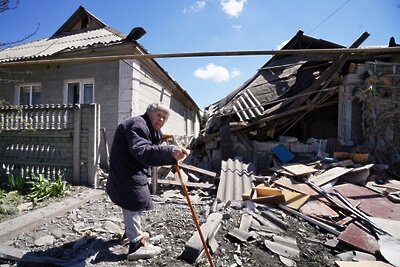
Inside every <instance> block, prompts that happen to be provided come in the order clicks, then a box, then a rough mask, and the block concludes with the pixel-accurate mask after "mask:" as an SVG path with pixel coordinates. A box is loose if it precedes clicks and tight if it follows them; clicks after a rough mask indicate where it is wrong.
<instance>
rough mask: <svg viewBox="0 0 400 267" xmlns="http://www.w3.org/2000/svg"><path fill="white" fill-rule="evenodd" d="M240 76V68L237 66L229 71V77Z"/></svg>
mask: <svg viewBox="0 0 400 267" xmlns="http://www.w3.org/2000/svg"><path fill="white" fill-rule="evenodd" d="M239 76H240V70H239V69H238V68H234V69H233V70H232V71H231V78H236V77H239Z"/></svg>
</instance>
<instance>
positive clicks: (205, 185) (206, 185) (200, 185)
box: [157, 179, 214, 189]
mask: <svg viewBox="0 0 400 267" xmlns="http://www.w3.org/2000/svg"><path fill="white" fill-rule="evenodd" d="M157 183H158V184H167V185H181V183H180V182H179V181H176V180H165V179H158V180H157ZM185 184H186V186H187V187H197V188H204V189H209V188H211V187H213V186H214V184H209V183H193V182H187V183H185Z"/></svg>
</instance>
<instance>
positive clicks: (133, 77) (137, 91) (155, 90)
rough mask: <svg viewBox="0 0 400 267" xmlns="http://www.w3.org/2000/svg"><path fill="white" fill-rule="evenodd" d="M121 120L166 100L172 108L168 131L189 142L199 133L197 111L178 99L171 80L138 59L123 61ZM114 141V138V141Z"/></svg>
mask: <svg viewBox="0 0 400 267" xmlns="http://www.w3.org/2000/svg"><path fill="white" fill-rule="evenodd" d="M119 66H120V70H119V73H120V80H119V99H120V101H119V103H120V106H119V108H118V122H121V121H123V120H124V119H126V118H128V117H129V116H136V115H141V114H143V113H145V112H146V109H147V106H148V105H149V104H151V103H154V102H162V103H163V104H164V105H166V106H168V107H169V108H170V116H169V119H168V121H167V123H166V124H165V126H164V127H163V132H164V133H169V134H174V135H176V136H180V137H185V139H186V140H185V141H187V139H188V138H186V137H191V136H196V135H197V133H198V132H199V120H198V118H197V116H196V112H195V111H194V110H191V109H190V108H188V107H187V106H185V105H184V104H183V103H182V102H180V101H179V100H177V99H176V98H175V97H174V95H173V93H172V92H173V91H176V89H175V90H174V88H170V87H169V85H168V84H167V83H163V82H162V81H161V80H160V78H158V77H157V76H156V74H154V73H152V71H151V70H149V69H148V68H146V67H145V66H144V65H142V64H140V62H138V61H136V60H126V61H120V65H119ZM111 141H112V140H111Z"/></svg>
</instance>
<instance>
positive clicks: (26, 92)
mask: <svg viewBox="0 0 400 267" xmlns="http://www.w3.org/2000/svg"><path fill="white" fill-rule="evenodd" d="M18 96H19V97H18V98H19V99H18V104H19V105H38V104H41V102H42V88H41V86H40V84H21V85H19V86H18Z"/></svg>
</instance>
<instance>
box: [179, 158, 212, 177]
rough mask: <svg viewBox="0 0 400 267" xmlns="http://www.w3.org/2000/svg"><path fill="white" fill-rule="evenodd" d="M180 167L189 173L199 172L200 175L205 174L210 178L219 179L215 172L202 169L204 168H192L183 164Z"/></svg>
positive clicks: (180, 163)
mask: <svg viewBox="0 0 400 267" xmlns="http://www.w3.org/2000/svg"><path fill="white" fill-rule="evenodd" d="M178 166H179V167H181V168H182V169H186V170H189V171H193V172H198V173H201V174H205V175H208V176H211V177H217V174H216V173H215V172H212V171H208V170H205V169H202V168H199V167H195V166H192V165H188V164H186V163H183V162H179V163H178Z"/></svg>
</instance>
